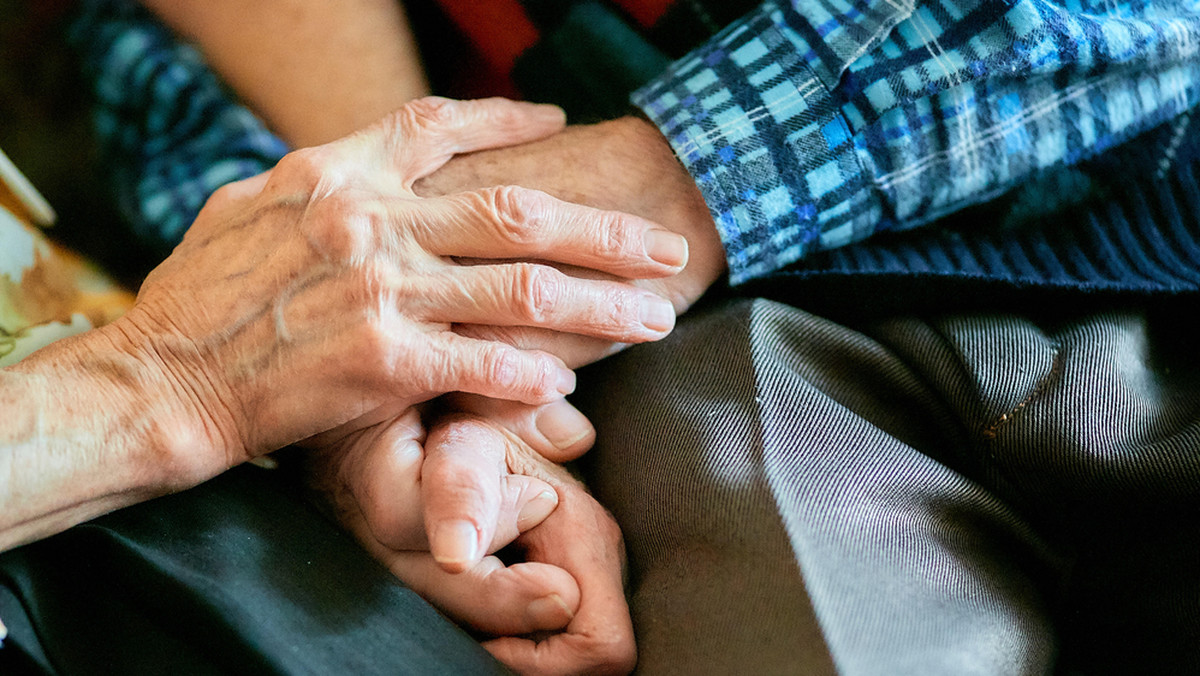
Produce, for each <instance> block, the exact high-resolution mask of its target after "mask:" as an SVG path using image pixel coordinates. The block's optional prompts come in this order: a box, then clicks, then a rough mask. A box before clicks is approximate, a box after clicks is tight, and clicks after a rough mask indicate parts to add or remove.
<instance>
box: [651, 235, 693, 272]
mask: <svg viewBox="0 0 1200 676" xmlns="http://www.w3.org/2000/svg"><path fill="white" fill-rule="evenodd" d="M643 242H644V246H645V247H646V255H647V256H649V257H651V258H653V259H654V260H655V261H658V262H659V263H662V264H663V265H670V266H671V267H676V268H677V267H681V266H682V265H683V264H685V263H687V258H688V243H687V240H686V239H684V238H683V236H682V235H677V234H675V233H673V232H671V231H669V230H658V229H656V230H647V231H646V234H645V236H644V238H643Z"/></svg>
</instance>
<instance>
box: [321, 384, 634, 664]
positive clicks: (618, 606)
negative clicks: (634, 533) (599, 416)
mask: <svg viewBox="0 0 1200 676" xmlns="http://www.w3.org/2000/svg"><path fill="white" fill-rule="evenodd" d="M490 401H492V400H486V399H483V398H481V397H464V398H458V399H457V400H456V401H454V402H452V405H453V408H454V409H456V410H454V411H446V412H444V413H441V414H440V415H437V416H435V417H434V419H433V422H432V425H431V428H430V431H429V434H428V436H427V437H426V435H425V432H424V428H423V427H422V425H421V421H420V418H419V417H418V416H417V414H416V412H415V411H409V412H407V413H406V414H405V415H402V416H400V417H398V418H396V419H394V420H391V421H388V422H386V423H384V424H382V425H379V426H376V427H375V428H373V429H371V430H369V431H364V432H360V433H357V434H355V435H352V436H350V437H347V438H346V439H345V440H343V441H342V442H341V443H339V444H335V445H333V446H331V447H329V448H325V449H322V450H321V451H319V452H317V453H314V454H313V455H311V456H310V459H309V460H310V461H309V463H308V469H309V476H310V481H312V482H313V483H314V485H315V487H316V488H318V490H320V491H321V492H323V493H324V494H325V495H326V497H327V498H328V502H329V504H330V505H332V507H333V510H334V512H335V515H336V516H337V518H338V519H339V520H340V521H341V522H342V524H343V525H344V526H346V528H347V529H348V530H349V531H350V532H351V533H352V534H353V535H354V536H355V537H356V538H357V539H358V541H359V542H360V543H361V544H362V545H363V547H364V548H365V549H366V550H367V551H368V552H370V553H371V554H372V555H373V556H374V557H375V558H376V559H377V560H379V561H380V562H382V563H383V564H384V565H385V566H387V567H388V569H389V570H391V571H392V573H393V574H395V575H396V576H397V577H398V578H399V579H400V580H402V581H403V582H404V583H405V584H407V585H408V586H409V587H411V588H412V589H413V590H414V591H416V592H418V593H419V594H421V596H423V597H424V598H425V599H427V600H428V601H430V602H431V603H433V604H434V605H435V606H437V607H438V608H440V609H441V610H442V611H443V612H444V613H446V614H447V615H448V616H450V617H451V618H453V619H454V620H456V621H458V622H460V623H462V624H464V625H465V626H468V627H470V628H472V629H474V630H476V631H479V632H483V633H485V634H489V635H491V636H494V637H495V638H492V639H490V640H488V641H486V642H485V643H484V647H486V648H487V649H488V650H490V651H491V652H492V653H493V654H494V655H495V656H496V657H497V658H499V659H500V660H501V661H503V662H504V663H506V664H507V665H508V666H510V667H512V668H513V669H515V670H516V671H518V672H519V673H523V674H539V675H547V676H549V675H552V674H576V673H627V672H628V671H629V670H631V669H632V668H633V664H634V662H635V660H636V647H635V644H634V636H633V627H632V624H631V620H630V617H629V609H628V606H627V605H626V601H625V596H624V586H623V564H624V548H623V545H622V542H621V535H620V530H619V529H618V528H617V525H616V522H615V521H614V520H613V519H612V517H611V515H609V514H608V512H607V511H605V510H604V508H602V507H601V506H600V505H599V504H598V503H597V502H596V501H595V500H594V499H593V498H592V497H591V495H589V494H588V492H587V491H586V489H584V488H583V486H582V485H581V484H580V483H579V482H578V481H576V480H575V479H573V478H572V477H571V476H570V475H569V474H567V473H566V472H565V471H564V470H563V469H562V468H560V467H558V466H557V465H554V464H553V463H551V462H549V461H548V460H546V459H545V458H544V457H543V455H542V452H540V451H539V450H538V448H537V447H538V446H539V445H541V444H544V443H545V437H544V435H543V434H541V433H539V432H536V431H535V426H536V422H535V419H536V417H537V413H539V412H547V411H550V412H552V413H553V412H555V411H553V409H554V407H558V406H566V407H567V408H569V405H568V404H565V402H561V401H560V402H555V403H551V404H546V405H544V406H541V407H528V406H514V407H512V408H509V409H495V410H488V417H487V418H486V419H485V418H483V417H480V416H478V415H475V414H473V413H470V412H469V411H471V410H472V408H473V407H475V406H476V405H478V404H482V403H484V402H490ZM557 413H560V414H561V410H560V411H557ZM574 416H575V417H574V419H573V424H568V427H572V428H574V432H571V434H574V433H578V434H580V435H581V438H583V439H585V440H586V441H584V442H582V443H579V444H576V445H575V446H574V448H573V450H572V451H571V452H572V453H576V454H577V453H580V452H582V451H584V450H586V448H587V443H588V442H590V437H589V435H588V433H589V432H590V431H591V426H590V424H589V423H588V422H587V420H586V419H584V418H583V417H582V416H579V415H578V413H575V414H574ZM568 418H571V416H568ZM526 437H528V441H527V439H526ZM560 457H562V455H561V454H560ZM427 529H428V532H429V533H431V539H430V540H426V538H425V533H426V530H427ZM510 543H513V544H514V547H515V548H516V549H517V550H519V552H520V553H521V554H522V555H523V556H522V560H520V561H518V562H511V561H510V562H509V563H505V562H504V561H502V560H501V559H500V558H499V557H497V556H495V555H493V554H494V553H495V552H496V551H497V550H498V549H500V548H501V547H504V546H506V545H509V544H510ZM431 544H436V545H439V546H438V547H437V551H438V554H436V555H435V554H431V553H430V552H429V551H428V549H429V547H430V545H431ZM435 556H436V558H435ZM539 633H540V634H539ZM535 634H536V635H535Z"/></svg>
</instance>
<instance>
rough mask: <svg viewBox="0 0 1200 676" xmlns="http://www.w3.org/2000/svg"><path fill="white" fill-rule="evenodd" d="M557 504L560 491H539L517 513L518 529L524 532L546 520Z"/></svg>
mask: <svg viewBox="0 0 1200 676" xmlns="http://www.w3.org/2000/svg"><path fill="white" fill-rule="evenodd" d="M557 506H558V493H555V492H554V491H552V490H550V489H546V490H544V491H542V492H541V493H538V494H537V495H535V496H534V498H533V499H532V500H530V501H529V502H526V503H525V506H524V507H522V508H521V511H520V512H518V513H517V530H519V531H521V532H522V533H524V532H525V531H527V530H529V529H530V528H533V527H534V526H536V525H538V524H539V523H541V522H543V521H545V520H546V517H548V516H550V512H553V511H554V508H555V507H557Z"/></svg>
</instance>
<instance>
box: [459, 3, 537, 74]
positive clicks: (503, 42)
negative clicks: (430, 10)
mask: <svg viewBox="0 0 1200 676" xmlns="http://www.w3.org/2000/svg"><path fill="white" fill-rule="evenodd" d="M438 2H439V4H441V6H442V9H443V10H444V11H445V12H446V16H447V17H449V18H450V20H451V21H453V22H454V24H455V25H456V26H457V27H458V29H459V30H460V31H462V33H463V35H464V36H465V37H466V38H467V40H468V41H469V42H470V43H471V44H472V45H474V46H475V48H476V49H477V50H478V51H479V54H480V55H481V56H482V57H483V59H484V60H485V61H486V62H487V63H488V65H489V66H491V67H492V68H493V69H494V70H495V71H496V72H497V73H498V74H500V75H502V76H504V77H507V76H508V74H509V73H511V72H512V68H513V64H515V63H516V62H517V57H518V56H520V55H521V53H522V52H524V51H525V50H526V49H529V48H530V47H532V46H533V45H534V44H536V43H537V41H538V31H537V27H536V26H534V25H533V22H531V21H530V20H529V17H528V16H527V15H526V14H525V10H524V9H523V8H522V7H521V3H519V2H518V1H517V0H438Z"/></svg>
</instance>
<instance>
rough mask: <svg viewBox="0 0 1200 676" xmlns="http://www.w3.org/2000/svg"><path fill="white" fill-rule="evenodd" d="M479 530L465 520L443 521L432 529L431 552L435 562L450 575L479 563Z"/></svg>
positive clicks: (430, 537) (430, 538)
mask: <svg viewBox="0 0 1200 676" xmlns="http://www.w3.org/2000/svg"><path fill="white" fill-rule="evenodd" d="M479 538H480V533H479V528H477V527H476V526H475V524H473V523H471V522H470V521H467V520H465V519H451V520H447V521H443V522H441V523H439V524H437V525H436V526H434V528H433V529H432V532H431V534H430V536H429V550H430V553H431V554H433V560H434V561H436V562H437V564H438V565H439V566H441V567H442V568H443V569H444V570H446V571H447V572H450V573H461V572H463V571H465V570H467V569H468V568H470V567H471V566H473V565H474V564H476V563H477V562H478V561H479V558H480V555H479V553H480V547H479Z"/></svg>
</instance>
